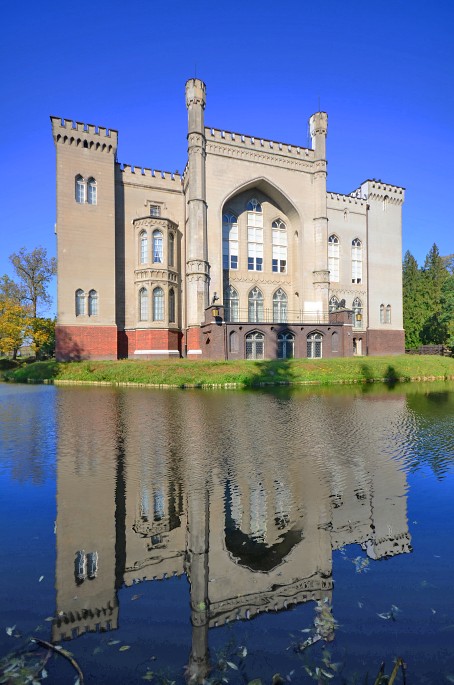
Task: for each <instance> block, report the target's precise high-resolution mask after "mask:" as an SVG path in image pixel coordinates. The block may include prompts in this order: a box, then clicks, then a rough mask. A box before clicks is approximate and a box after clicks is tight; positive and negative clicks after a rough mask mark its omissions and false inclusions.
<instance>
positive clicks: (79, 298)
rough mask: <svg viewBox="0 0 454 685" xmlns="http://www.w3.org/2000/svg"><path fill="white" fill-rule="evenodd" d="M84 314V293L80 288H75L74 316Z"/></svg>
mask: <svg viewBox="0 0 454 685" xmlns="http://www.w3.org/2000/svg"><path fill="white" fill-rule="evenodd" d="M84 314H85V293H84V291H83V290H81V289H80V288H79V289H78V290H76V316H84Z"/></svg>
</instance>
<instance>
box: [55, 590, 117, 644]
mask: <svg viewBox="0 0 454 685" xmlns="http://www.w3.org/2000/svg"><path fill="white" fill-rule="evenodd" d="M116 628H118V603H117V600H116V598H115V600H114V601H113V602H108V604H107V605H106V606H102V607H95V608H90V609H80V610H72V611H68V612H60V613H59V615H58V616H57V617H56V618H55V619H54V620H53V621H52V641H53V642H57V641H60V640H72V639H73V638H76V637H78V636H79V635H82V634H83V633H88V632H102V631H108V630H116Z"/></svg>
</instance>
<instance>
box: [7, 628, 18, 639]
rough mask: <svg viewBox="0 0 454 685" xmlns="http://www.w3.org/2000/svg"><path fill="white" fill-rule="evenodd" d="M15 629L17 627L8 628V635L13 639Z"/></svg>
mask: <svg viewBox="0 0 454 685" xmlns="http://www.w3.org/2000/svg"><path fill="white" fill-rule="evenodd" d="M15 627H16V626H10V627H8V628H6V634H7V635H9V636H10V637H11V635H12V634H13V630H14V629H15Z"/></svg>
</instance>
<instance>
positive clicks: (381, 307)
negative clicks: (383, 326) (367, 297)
mask: <svg viewBox="0 0 454 685" xmlns="http://www.w3.org/2000/svg"><path fill="white" fill-rule="evenodd" d="M380 323H385V305H384V304H381V305H380Z"/></svg>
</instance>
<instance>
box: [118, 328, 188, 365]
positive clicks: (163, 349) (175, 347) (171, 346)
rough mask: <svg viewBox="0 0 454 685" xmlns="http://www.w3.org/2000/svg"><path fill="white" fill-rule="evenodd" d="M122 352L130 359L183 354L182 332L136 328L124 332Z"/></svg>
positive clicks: (163, 357)
mask: <svg viewBox="0 0 454 685" xmlns="http://www.w3.org/2000/svg"><path fill="white" fill-rule="evenodd" d="M122 338H123V340H122V354H123V355H124V356H127V357H128V358H129V359H166V358H168V357H172V358H179V357H180V356H181V340H182V334H181V332H180V331H178V330H174V329H168V328H162V329H150V328H148V329H136V330H129V331H123V332H122Z"/></svg>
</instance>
